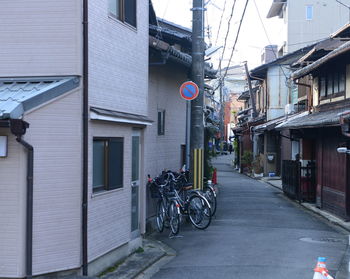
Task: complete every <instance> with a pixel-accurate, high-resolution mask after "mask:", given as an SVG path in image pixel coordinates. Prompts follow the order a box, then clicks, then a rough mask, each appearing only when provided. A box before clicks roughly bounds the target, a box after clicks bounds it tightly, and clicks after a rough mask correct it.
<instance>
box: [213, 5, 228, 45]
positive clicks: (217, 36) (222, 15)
mask: <svg viewBox="0 0 350 279" xmlns="http://www.w3.org/2000/svg"><path fill="white" fill-rule="evenodd" d="M226 1H227V0H225V2H224V8H223V10H222V14H221V17H220V22H219V28H218V33H217V34H216V39H215V44H214V45H215V46H216V44H217V42H218V38H219V35H220V28H221V22H222V18H223V17H224V14H225V8H226Z"/></svg>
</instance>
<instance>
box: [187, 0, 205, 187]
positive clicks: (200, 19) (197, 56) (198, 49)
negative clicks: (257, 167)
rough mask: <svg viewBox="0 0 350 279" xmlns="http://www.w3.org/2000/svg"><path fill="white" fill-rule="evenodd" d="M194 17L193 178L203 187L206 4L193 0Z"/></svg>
mask: <svg viewBox="0 0 350 279" xmlns="http://www.w3.org/2000/svg"><path fill="white" fill-rule="evenodd" d="M192 12H193V17H192V81H193V82H194V83H196V84H197V86H198V88H199V95H198V97H197V98H196V99H194V100H192V101H191V140H190V144H191V172H190V173H191V180H192V181H193V183H194V187H195V188H199V189H201V188H203V172H204V164H203V162H204V123H203V122H204V121H203V105H204V4H203V0H193V8H192Z"/></svg>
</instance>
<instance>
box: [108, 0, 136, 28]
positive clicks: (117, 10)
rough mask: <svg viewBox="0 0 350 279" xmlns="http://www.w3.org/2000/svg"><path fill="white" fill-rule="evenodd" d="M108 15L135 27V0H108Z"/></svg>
mask: <svg viewBox="0 0 350 279" xmlns="http://www.w3.org/2000/svg"><path fill="white" fill-rule="evenodd" d="M108 1H109V2H108V12H109V15H110V16H112V17H114V18H116V19H118V20H120V21H122V22H125V23H127V24H130V25H132V26H134V27H136V0H108Z"/></svg>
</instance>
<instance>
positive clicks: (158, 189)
mask: <svg viewBox="0 0 350 279" xmlns="http://www.w3.org/2000/svg"><path fill="white" fill-rule="evenodd" d="M147 185H148V187H149V188H150V191H151V197H152V198H156V199H158V201H157V208H156V225H157V230H158V232H160V233H161V232H163V230H164V227H165V226H166V225H165V223H166V222H167V221H168V222H169V227H170V230H171V233H172V234H173V235H177V234H178V233H179V231H180V209H179V207H180V205H179V204H178V202H177V199H176V197H175V193H174V191H172V189H171V187H169V186H170V185H169V182H168V181H164V180H163V181H162V179H161V178H160V177H156V178H154V179H152V178H151V177H150V175H148V182H147Z"/></svg>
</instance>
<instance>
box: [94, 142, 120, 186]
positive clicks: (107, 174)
mask: <svg viewBox="0 0 350 279" xmlns="http://www.w3.org/2000/svg"><path fill="white" fill-rule="evenodd" d="M123 145H124V140H123V138H106V139H99V138H95V139H94V141H93V166H92V168H93V175H92V186H93V192H98V191H103V190H105V191H108V190H113V189H117V188H122V187H123V160H124V159H123V153H124V146H123Z"/></svg>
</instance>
